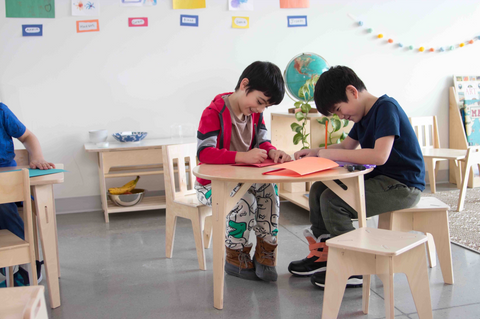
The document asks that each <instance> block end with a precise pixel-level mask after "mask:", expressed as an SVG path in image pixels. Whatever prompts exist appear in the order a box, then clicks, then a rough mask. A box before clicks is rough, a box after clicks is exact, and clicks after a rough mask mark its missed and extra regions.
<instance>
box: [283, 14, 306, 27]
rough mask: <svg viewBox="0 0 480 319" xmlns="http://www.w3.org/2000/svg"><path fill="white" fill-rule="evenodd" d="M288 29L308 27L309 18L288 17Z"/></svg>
mask: <svg viewBox="0 0 480 319" xmlns="http://www.w3.org/2000/svg"><path fill="white" fill-rule="evenodd" d="M287 21H288V27H289V28H293V27H306V26H307V16H288V17H287Z"/></svg>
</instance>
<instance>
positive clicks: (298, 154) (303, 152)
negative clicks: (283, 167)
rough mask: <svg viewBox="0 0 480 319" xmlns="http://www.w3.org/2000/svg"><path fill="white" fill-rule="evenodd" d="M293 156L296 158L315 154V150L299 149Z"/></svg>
mask: <svg viewBox="0 0 480 319" xmlns="http://www.w3.org/2000/svg"><path fill="white" fill-rule="evenodd" d="M293 156H294V157H295V159H296V160H298V159H300V158H302V157H312V156H317V150H312V149H308V150H300V151H298V152H295V154H293Z"/></svg>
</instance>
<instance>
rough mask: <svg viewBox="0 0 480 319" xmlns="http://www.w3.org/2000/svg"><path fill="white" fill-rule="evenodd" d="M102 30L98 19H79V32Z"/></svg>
mask: <svg viewBox="0 0 480 319" xmlns="http://www.w3.org/2000/svg"><path fill="white" fill-rule="evenodd" d="M96 31H100V23H99V22H98V20H83V21H77V33H82V32H96Z"/></svg>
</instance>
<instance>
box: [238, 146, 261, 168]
mask: <svg viewBox="0 0 480 319" xmlns="http://www.w3.org/2000/svg"><path fill="white" fill-rule="evenodd" d="M267 157H268V155H267V151H266V150H262V149H261V148H253V149H251V150H249V151H248V152H237V156H236V157H235V162H237V163H246V164H259V163H263V161H265V159H267Z"/></svg>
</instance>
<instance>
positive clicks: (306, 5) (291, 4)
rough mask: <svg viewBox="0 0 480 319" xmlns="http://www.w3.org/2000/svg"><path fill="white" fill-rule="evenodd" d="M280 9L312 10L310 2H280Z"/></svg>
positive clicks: (288, 0) (308, 0) (299, 0)
mask: <svg viewBox="0 0 480 319" xmlns="http://www.w3.org/2000/svg"><path fill="white" fill-rule="evenodd" d="M280 8H281V9H290V8H310V0H280Z"/></svg>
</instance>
